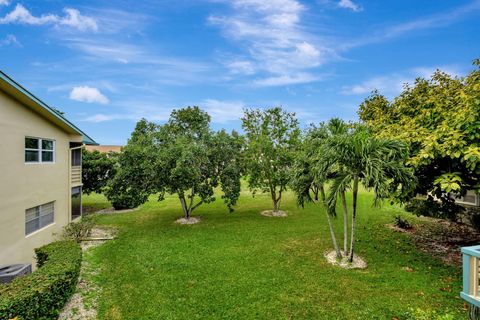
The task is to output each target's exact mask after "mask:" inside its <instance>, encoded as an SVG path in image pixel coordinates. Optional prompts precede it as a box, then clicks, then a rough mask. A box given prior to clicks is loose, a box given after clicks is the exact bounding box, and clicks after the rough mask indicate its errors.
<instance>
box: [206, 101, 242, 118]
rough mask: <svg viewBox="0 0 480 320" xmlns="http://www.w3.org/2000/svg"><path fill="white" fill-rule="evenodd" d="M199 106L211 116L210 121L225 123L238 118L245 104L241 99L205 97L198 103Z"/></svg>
mask: <svg viewBox="0 0 480 320" xmlns="http://www.w3.org/2000/svg"><path fill="white" fill-rule="evenodd" d="M200 108H202V109H203V110H205V111H206V112H208V114H209V115H210V116H211V117H212V122H216V123H225V122H228V121H235V120H238V119H240V117H241V116H242V115H243V109H244V108H245V104H244V103H243V102H242V101H221V100H215V99H206V100H204V101H202V102H201V103H200Z"/></svg>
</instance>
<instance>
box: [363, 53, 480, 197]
mask: <svg viewBox="0 0 480 320" xmlns="http://www.w3.org/2000/svg"><path fill="white" fill-rule="evenodd" d="M474 66H475V67H476V68H475V69H474V70H473V71H472V72H471V73H470V74H469V75H468V76H466V77H462V78H457V77H455V78H452V77H451V76H449V75H448V74H446V73H444V72H442V71H439V70H437V71H436V72H435V73H434V74H433V75H432V77H431V79H422V78H418V79H416V81H415V83H414V84H413V86H409V85H406V86H405V88H404V90H403V92H402V93H401V94H400V95H399V96H398V97H396V98H395V99H393V101H389V100H387V99H386V98H385V97H384V96H382V95H381V94H380V93H378V92H376V91H375V92H373V93H372V94H371V95H370V96H369V97H368V98H367V99H366V100H365V101H364V102H363V103H362V104H361V105H360V110H359V115H360V119H361V120H363V121H364V122H365V123H366V124H367V125H368V126H369V128H370V129H371V130H372V131H373V132H374V133H375V135H377V136H379V137H390V138H395V139H400V140H403V141H405V142H407V143H408V144H409V148H410V150H409V164H410V165H411V166H413V167H414V168H415V174H416V176H417V177H418V181H419V183H418V186H417V189H416V190H415V191H416V192H418V193H421V194H426V193H427V192H431V191H433V192H434V194H435V195H437V196H440V197H442V196H444V195H445V193H448V192H453V193H457V194H461V193H463V192H465V191H466V190H467V189H477V188H478V184H479V180H478V179H479V176H480V68H479V66H480V60H476V61H475V62H474Z"/></svg>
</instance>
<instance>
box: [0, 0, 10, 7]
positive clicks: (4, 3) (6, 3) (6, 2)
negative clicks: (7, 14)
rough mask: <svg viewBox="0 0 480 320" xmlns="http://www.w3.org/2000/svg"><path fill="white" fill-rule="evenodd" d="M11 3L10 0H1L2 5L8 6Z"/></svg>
mask: <svg viewBox="0 0 480 320" xmlns="http://www.w3.org/2000/svg"><path fill="white" fill-rule="evenodd" d="M9 4H10V0H0V6H8V5H9Z"/></svg>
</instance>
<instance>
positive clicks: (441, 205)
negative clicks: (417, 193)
mask: <svg viewBox="0 0 480 320" xmlns="http://www.w3.org/2000/svg"><path fill="white" fill-rule="evenodd" d="M405 210H406V211H408V212H411V213H414V214H416V215H417V216H425V217H433V218H440V219H447V220H450V221H457V219H458V215H459V214H460V213H461V212H463V211H464V210H465V209H464V208H463V207H462V206H460V205H458V204H456V203H455V201H454V200H452V199H444V201H435V200H434V198H433V197H432V196H428V197H427V199H418V198H415V199H412V200H410V201H409V202H408V203H407V204H406V205H405Z"/></svg>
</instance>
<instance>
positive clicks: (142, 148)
mask: <svg viewBox="0 0 480 320" xmlns="http://www.w3.org/2000/svg"><path fill="white" fill-rule="evenodd" d="M209 125H210V116H209V115H208V114H207V113H206V112H203V111H202V110H200V109H199V108H198V107H188V108H185V109H180V110H174V111H173V112H172V114H171V116H170V119H169V121H168V122H167V123H166V124H164V125H155V124H153V123H149V122H147V121H146V120H141V121H140V122H139V123H138V124H137V128H136V129H135V131H134V133H133V134H132V138H131V139H130V140H129V143H128V144H127V146H126V147H125V150H124V153H125V154H126V155H125V156H124V157H123V158H121V159H120V160H121V161H120V164H121V166H120V167H121V168H123V167H124V166H125V167H126V168H125V169H124V170H122V169H120V170H119V173H120V174H119V176H118V177H119V178H118V179H115V181H118V182H119V184H122V183H124V184H126V185H128V186H129V187H128V188H125V189H124V191H125V194H127V195H128V194H131V193H133V194H137V195H139V196H140V199H141V200H144V199H145V200H146V198H145V197H144V196H145V195H147V197H148V195H149V194H158V195H159V200H163V199H164V198H165V194H167V193H168V194H176V195H177V196H178V198H179V200H180V204H181V206H182V211H183V214H184V215H185V218H186V219H189V218H190V217H191V215H192V212H193V211H194V210H195V209H196V208H198V207H199V206H200V205H202V204H203V203H209V202H212V201H215V196H214V192H215V188H217V187H220V188H221V190H222V192H223V195H222V198H223V200H224V202H225V203H226V204H227V206H228V208H229V210H230V211H232V210H233V206H234V205H235V203H236V201H237V199H238V197H239V196H240V177H241V166H240V150H241V146H242V142H241V137H240V136H239V135H238V134H237V133H236V132H233V133H232V134H228V133H227V132H225V131H220V132H213V131H212V130H211V129H210V127H209ZM122 160H123V161H124V162H122ZM130 160H131V161H130Z"/></svg>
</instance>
